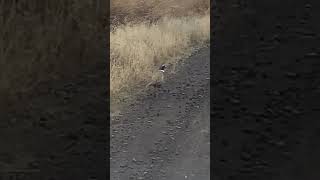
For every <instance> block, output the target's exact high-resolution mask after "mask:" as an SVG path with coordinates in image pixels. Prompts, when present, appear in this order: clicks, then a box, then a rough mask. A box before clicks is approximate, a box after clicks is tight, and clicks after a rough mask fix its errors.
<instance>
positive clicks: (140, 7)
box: [110, 0, 210, 26]
mask: <svg viewBox="0 0 320 180" xmlns="http://www.w3.org/2000/svg"><path fill="white" fill-rule="evenodd" d="M110 5H111V12H110V14H111V24H112V26H117V25H118V24H126V23H127V22H146V21H149V22H154V21H157V20H159V19H161V18H162V17H164V16H170V17H183V16H192V15H194V14H196V15H204V14H207V13H208V9H209V7H210V0H129V1H128V0H111V3H110Z"/></svg>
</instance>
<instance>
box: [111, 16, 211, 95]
mask: <svg viewBox="0 0 320 180" xmlns="http://www.w3.org/2000/svg"><path fill="white" fill-rule="evenodd" d="M209 38H210V16H209V13H207V14H206V15H192V16H187V17H172V16H171V17H164V18H162V19H160V20H158V21H157V22H156V23H151V24H150V23H147V22H140V23H127V24H125V25H121V26H117V28H115V29H114V30H113V31H112V32H110V42H111V43H110V52H111V55H110V56H111V64H110V65H111V67H110V68H111V70H110V82H111V87H110V88H111V89H110V90H111V98H112V101H113V100H115V99H118V97H119V96H123V95H125V94H127V93H129V94H130V93H132V92H133V91H135V87H137V85H139V84H147V83H148V82H150V81H151V80H152V79H153V78H154V75H155V74H156V73H157V71H158V67H159V66H160V65H161V64H164V63H175V62H177V59H179V58H181V57H182V56H185V55H186V54H189V53H190V52H192V50H193V48H194V47H197V46H201V45H203V44H205V43H207V42H208V41H209Z"/></svg>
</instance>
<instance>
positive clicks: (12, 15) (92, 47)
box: [0, 0, 106, 102]
mask: <svg viewBox="0 0 320 180" xmlns="http://www.w3.org/2000/svg"><path fill="white" fill-rule="evenodd" d="M98 1H99V2H100V0H95V1H86V0H55V1H51V0H41V1H35V0H19V1H17V0H0V101H1V102H3V100H4V98H8V97H17V94H24V93H27V92H30V91H31V90H32V89H33V88H34V87H36V86H37V85H38V84H39V83H40V82H42V81H50V80H52V79H59V78H67V77H71V76H73V75H76V74H77V73H78V71H79V70H80V69H81V68H82V67H88V66H90V65H93V64H95V63H97V62H98V61H100V62H101V61H102V59H101V58H102V56H101V55H102V53H105V48H106V45H104V44H105V41H103V40H102V39H103V36H105V33H106V32H105V30H104V28H103V26H102V24H103V22H102V20H100V19H101V17H102V16H101V12H97V11H98V10H100V9H98V8H97V7H98V4H97V2H98ZM99 6H100V5H99ZM103 8H105V7H103ZM101 9H102V8H101ZM97 44H100V45H97Z"/></svg>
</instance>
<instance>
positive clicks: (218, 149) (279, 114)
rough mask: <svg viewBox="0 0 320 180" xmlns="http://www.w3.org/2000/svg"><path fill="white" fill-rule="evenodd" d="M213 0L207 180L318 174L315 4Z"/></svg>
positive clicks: (319, 65) (319, 53) (308, 178)
mask: <svg viewBox="0 0 320 180" xmlns="http://www.w3.org/2000/svg"><path fill="white" fill-rule="evenodd" d="M217 4H218V7H223V6H225V7H228V8H224V9H218V10H217V12H218V13H217V14H219V15H220V17H221V18H220V19H219V20H217V21H219V23H218V27H220V29H217V32H216V34H215V48H214V59H215V60H214V61H213V66H214V70H213V72H214V76H213V77H214V78H213V80H214V88H213V91H214V93H213V97H214V102H213V113H214V114H213V117H212V118H213V123H214V124H213V127H214V128H213V129H212V132H213V135H214V136H213V139H214V141H213V142H214V143H213V147H214V150H213V161H212V165H213V170H214V173H213V176H214V179H216V180H224V179H228V180H238V179H239V180H242V179H245V180H264V179H266V180H270V179H272V180H278V179H279V180H287V179H288V180H296V179H297V180H301V179H305V180H312V179H319V177H320V174H319V172H320V171H319V167H320V161H319V160H320V159H319V158H320V155H319V152H320V143H319V137H320V134H319V130H320V123H319V122H320V121H319V120H318V119H319V117H320V111H319V110H320V109H319V107H320V103H319V102H320V101H319V99H320V93H319V92H320V91H319V90H320V81H319V80H320V61H319V57H320V49H319V42H320V39H319V37H320V34H319V33H318V32H320V25H319V23H318V21H319V19H320V11H319V8H320V2H319V1H317V0H302V1H277V0H265V1H264V0H262V1H251V0H241V1H236V0H232V1H228V4H227V3H226V2H224V1H218V2H217ZM218 18H219V17H218Z"/></svg>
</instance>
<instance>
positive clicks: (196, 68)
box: [110, 48, 210, 180]
mask: <svg viewBox="0 0 320 180" xmlns="http://www.w3.org/2000/svg"><path fill="white" fill-rule="evenodd" d="M209 56H210V51H209V48H204V49H202V50H200V51H199V52H197V53H196V54H195V55H193V56H192V57H190V58H189V59H188V60H186V61H185V64H183V65H180V66H179V70H178V72H177V74H175V75H172V76H170V77H168V79H167V80H166V82H165V83H164V84H163V85H162V86H161V87H160V88H155V89H150V91H148V92H147V93H146V95H145V96H143V97H141V98H139V99H138V100H137V101H136V102H134V103H133V104H131V105H129V106H128V107H126V108H124V110H123V111H122V112H121V113H120V116H114V117H112V119H113V123H112V125H111V150H110V151H111V162H110V163H111V168H110V171H111V179H112V180H129V179H130V180H131V179H166V180H180V179H181V180H182V179H192V180H199V179H201V180H205V179H209V175H210V169H209V167H210V149H209V146H210V144H209V141H210V136H209V135H210V132H209V125H210V117H209V116H210V96H209V86H210V80H209V72H210V68H209V62H210V57H209Z"/></svg>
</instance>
